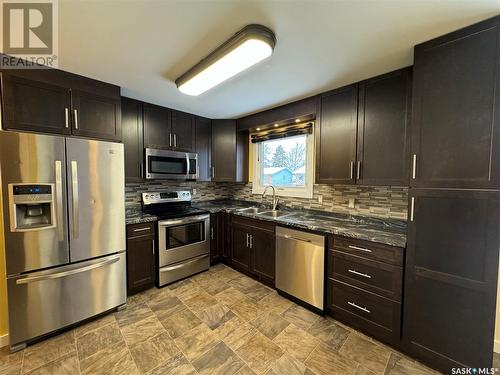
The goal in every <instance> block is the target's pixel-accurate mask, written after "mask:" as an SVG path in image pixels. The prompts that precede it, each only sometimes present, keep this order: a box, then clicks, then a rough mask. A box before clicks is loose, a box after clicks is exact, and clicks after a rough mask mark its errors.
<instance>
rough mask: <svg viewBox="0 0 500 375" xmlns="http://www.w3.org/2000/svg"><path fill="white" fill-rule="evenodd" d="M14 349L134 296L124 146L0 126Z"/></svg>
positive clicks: (6, 251) (5, 231) (11, 336)
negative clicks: (129, 287) (128, 265)
mask: <svg viewBox="0 0 500 375" xmlns="http://www.w3.org/2000/svg"><path fill="white" fill-rule="evenodd" d="M0 178H1V184H2V197H3V224H4V233H5V255H6V270H7V292H8V306H9V308H8V310H9V339H10V344H11V348H12V349H13V350H15V349H17V348H22V347H23V346H25V344H26V342H28V341H30V340H31V339H33V338H36V337H39V336H42V335H45V334H47V333H50V332H52V331H55V330H58V329H60V328H63V327H65V326H68V325H71V324H74V323H77V322H79V321H82V320H84V319H87V318H90V317H92V316H94V315H97V314H99V313H102V312H105V311H107V310H111V309H113V308H116V307H118V306H120V305H123V304H124V303H125V302H126V275H125V206H124V205H125V199H124V194H125V192H124V189H125V187H124V185H125V184H124V157H123V145H122V144H119V143H110V142H101V141H94V140H86V139H78V138H66V137H59V136H48V135H38V134H29V133H18V132H7V131H0Z"/></svg>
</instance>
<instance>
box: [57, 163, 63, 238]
mask: <svg viewBox="0 0 500 375" xmlns="http://www.w3.org/2000/svg"><path fill="white" fill-rule="evenodd" d="M55 172H56V210H57V218H56V225H57V233H58V235H59V241H63V240H64V223H63V206H62V204H63V203H62V202H63V198H62V193H63V191H62V163H61V161H60V160H56V164H55Z"/></svg>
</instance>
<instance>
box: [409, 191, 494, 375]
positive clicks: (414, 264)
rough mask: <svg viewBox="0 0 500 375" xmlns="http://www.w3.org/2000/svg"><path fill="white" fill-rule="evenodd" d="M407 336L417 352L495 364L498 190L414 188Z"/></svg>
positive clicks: (437, 359) (443, 362) (449, 363)
mask: <svg viewBox="0 0 500 375" xmlns="http://www.w3.org/2000/svg"><path fill="white" fill-rule="evenodd" d="M412 201H413V207H414V209H413V211H412V212H410V221H409V227H408V249H407V259H406V268H405V273H406V282H405V308H404V311H405V320H404V332H403V338H404V341H405V343H406V345H407V346H408V349H409V351H410V352H411V353H413V354H414V355H415V356H417V357H418V358H420V359H421V360H423V361H426V362H428V363H429V364H431V365H433V366H435V367H437V368H439V369H441V370H444V372H446V373H449V372H450V368H451V367H463V366H472V367H491V365H492V353H493V334H494V331H495V314H494V311H495V308H496V304H495V301H496V287H497V282H498V274H497V273H498V249H499V247H500V238H499V236H500V228H499V223H500V204H499V193H498V192H484V191H483V192H480V191H465V190H462V191H458V190H457V191H447V190H428V189H422V190H418V189H411V192H410V206H411V205H412V204H411V202H412Z"/></svg>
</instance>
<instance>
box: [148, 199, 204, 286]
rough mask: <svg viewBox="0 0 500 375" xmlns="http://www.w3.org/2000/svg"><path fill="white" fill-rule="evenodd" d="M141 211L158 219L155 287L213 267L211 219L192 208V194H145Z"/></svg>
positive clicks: (202, 212)
mask: <svg viewBox="0 0 500 375" xmlns="http://www.w3.org/2000/svg"><path fill="white" fill-rule="evenodd" d="M142 210H143V211H144V212H146V213H150V214H153V215H156V216H158V252H157V254H156V264H157V275H156V286H157V287H162V286H165V285H167V284H169V283H172V282H174V281H177V280H180V279H183V278H185V277H188V276H191V275H194V274H195V273H198V272H201V271H205V270H207V269H209V267H210V238H209V228H210V215H209V213H208V212H206V211H203V210H200V209H197V208H194V207H192V206H191V192H189V191H170V192H167V191H164V192H147V193H142Z"/></svg>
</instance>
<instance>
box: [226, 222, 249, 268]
mask: <svg viewBox="0 0 500 375" xmlns="http://www.w3.org/2000/svg"><path fill="white" fill-rule="evenodd" d="M251 231H252V228H251V227H249V226H247V225H245V224H240V223H239V222H234V221H233V222H232V223H231V239H232V241H231V242H232V248H231V250H232V251H231V264H232V266H233V267H234V268H236V269H238V270H240V271H243V272H248V271H249V270H250V258H251V256H250V251H251V249H250V233H251Z"/></svg>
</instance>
